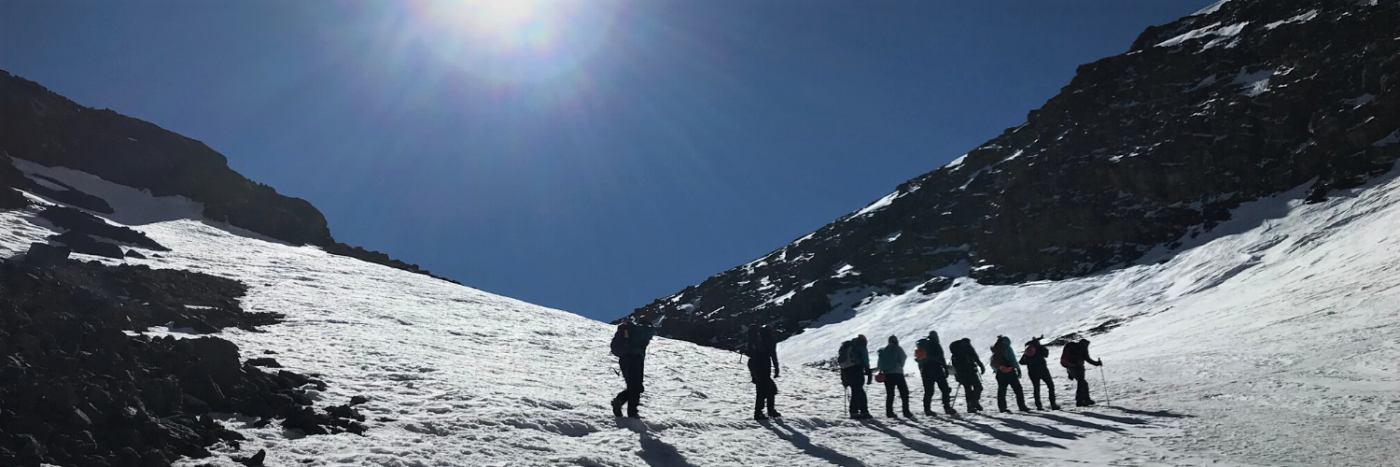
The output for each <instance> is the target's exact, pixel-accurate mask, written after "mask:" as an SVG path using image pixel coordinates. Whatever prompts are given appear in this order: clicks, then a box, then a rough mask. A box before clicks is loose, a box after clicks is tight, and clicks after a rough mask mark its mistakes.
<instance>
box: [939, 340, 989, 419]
mask: <svg viewBox="0 0 1400 467" xmlns="http://www.w3.org/2000/svg"><path fill="white" fill-rule="evenodd" d="M948 354H949V359H950V360H952V363H953V378H954V379H956V380H957V381H958V384H959V385H962V387H963V393H965V394H966V395H967V411H968V412H969V413H977V412H981V411H982V373H983V372H986V371H987V369H986V367H984V366H982V359H981V358H979V357H978V356H977V351H976V350H974V349H973V348H972V340H971V339H968V338H966V337H964V338H962V339H959V340H956V341H953V343H952V344H951V345H949V346H948Z"/></svg>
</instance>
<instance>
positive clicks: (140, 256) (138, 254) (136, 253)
mask: <svg viewBox="0 0 1400 467" xmlns="http://www.w3.org/2000/svg"><path fill="white" fill-rule="evenodd" d="M126 257H127V258H136V259H146V255H143V254H141V252H139V251H136V250H126Z"/></svg>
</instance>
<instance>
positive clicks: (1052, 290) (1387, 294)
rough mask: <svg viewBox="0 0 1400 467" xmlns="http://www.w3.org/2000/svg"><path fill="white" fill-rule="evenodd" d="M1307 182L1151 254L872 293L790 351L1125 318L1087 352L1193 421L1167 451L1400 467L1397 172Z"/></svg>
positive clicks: (1018, 338)
mask: <svg viewBox="0 0 1400 467" xmlns="http://www.w3.org/2000/svg"><path fill="white" fill-rule="evenodd" d="M1303 188H1304V187H1299V189H1296V190H1293V191H1291V192H1288V193H1284V194H1281V195H1279V196H1276V197H1274V198H1270V199H1265V200H1261V201H1257V202H1253V203H1249V204H1247V205H1245V206H1242V207H1241V208H1240V209H1239V210H1238V211H1236V213H1235V218H1234V219H1233V220H1231V221H1229V222H1227V223H1225V224H1222V225H1220V226H1219V227H1217V228H1216V229H1214V230H1213V231H1212V232H1207V233H1205V234H1204V235H1201V236H1199V237H1197V238H1194V239H1193V238H1184V239H1183V242H1184V243H1185V244H1186V245H1187V246H1186V247H1184V248H1186V249H1185V251H1176V252H1170V251H1162V250H1159V251H1154V252H1151V253H1150V254H1149V255H1148V258H1151V259H1150V260H1149V261H1147V263H1148V264H1142V265H1136V266H1132V267H1128V268H1124V269H1120V270H1117V271H1113V272H1109V273H1104V274H1101V275H1097V276H1092V277H1086V278H1080V279H1074V280H1066V281H1060V282H1037V283H1028V284H1021V285H1013V286H983V285H979V284H977V283H976V282H972V281H968V280H966V279H965V278H964V279H959V285H958V287H954V288H951V289H949V290H947V291H945V292H942V293H939V294H936V295H932V296H925V295H923V294H921V293H919V292H918V291H917V290H913V291H910V292H909V293H906V294H904V295H900V296H887V297H879V298H876V299H874V300H872V301H870V302H868V303H864V304H862V305H860V306H858V307H857V308H856V311H855V314H854V317H853V318H851V319H849V320H846V321H842V322H840V323H836V324H831V325H827V326H823V327H821V328H817V329H812V330H808V331H807V332H805V333H803V334H799V335H797V336H794V337H793V338H790V339H788V340H787V341H785V342H783V343H782V344H781V345H780V347H779V351H780V353H781V355H782V356H783V357H784V358H786V359H787V360H788V361H818V360H823V359H827V358H830V354H831V352H830V349H831V348H832V346H834V345H837V343H838V342H840V341H841V340H843V339H848V338H850V337H851V336H854V335H856V334H865V335H867V336H868V337H870V338H871V341H872V342H878V343H883V342H884V338H885V337H886V336H888V335H892V334H893V335H897V336H899V337H900V338H901V342H905V343H910V342H913V340H914V339H915V338H917V337H921V336H922V335H924V334H926V333H927V331H928V330H937V331H939V333H940V335H941V336H943V339H944V342H945V344H946V342H949V341H951V340H952V339H953V338H960V337H971V338H972V340H973V343H974V344H975V345H976V346H977V347H978V349H979V352H980V353H981V354H982V355H983V357H984V358H985V357H987V356H988V354H989V353H990V351H989V350H987V348H988V347H989V346H990V345H991V343H992V342H993V341H994V339H995V337H996V336H997V335H1002V334H1004V335H1007V336H1010V337H1011V338H1012V340H1013V341H1014V342H1016V343H1018V344H1019V343H1021V342H1024V341H1025V340H1028V338H1030V337H1033V336H1039V335H1045V336H1046V337H1047V339H1050V338H1054V337H1057V336H1061V335H1065V334H1069V333H1075V332H1081V333H1082V332H1084V331H1086V330H1088V329H1091V328H1094V327H1096V326H1099V325H1102V324H1105V323H1108V324H1110V325H1112V324H1113V323H1115V322H1122V323H1123V324H1122V325H1121V327H1117V328H1116V329H1113V330H1112V331H1111V332H1109V333H1108V334H1105V335H1102V336H1094V337H1093V338H1092V339H1091V340H1093V341H1094V342H1095V343H1094V344H1093V346H1092V348H1091V349H1092V351H1093V353H1094V354H1095V355H1096V356H1098V357H1101V358H1104V359H1105V360H1106V361H1107V362H1108V363H1107V365H1108V367H1107V370H1108V371H1107V373H1106V374H1107V375H1111V376H1110V379H1111V381H1110V384H1111V386H1112V387H1111V388H1110V389H1112V393H1113V402H1114V404H1116V405H1122V406H1127V407H1148V406H1150V407H1164V408H1169V409H1170V410H1172V411H1173V412H1176V413H1181V414H1189V415H1190V416H1191V417H1192V418H1189V419H1185V420H1182V422H1183V423H1182V426H1183V427H1184V428H1185V429H1186V436H1184V437H1181V438H1175V439H1172V438H1165V439H1163V440H1162V441H1163V442H1164V443H1163V444H1164V445H1165V446H1170V447H1171V448H1172V449H1178V448H1185V449H1188V450H1192V451H1205V452H1215V453H1218V454H1220V455H1221V456H1222V457H1224V458H1229V459H1237V460H1246V461H1252V462H1260V463H1264V464H1268V465H1400V461H1397V460H1396V454H1397V453H1400V449H1397V447H1400V432H1397V429H1396V428H1397V422H1400V359H1397V358H1396V355H1397V354H1400V312H1397V310H1400V274H1397V273H1400V236H1397V235H1396V232H1400V180H1397V178H1396V173H1394V172H1392V174H1390V175H1387V176H1385V177H1382V178H1381V179H1379V180H1377V181H1374V182H1373V183H1372V184H1370V185H1368V186H1366V187H1362V188H1358V189H1355V190H1350V191H1347V192H1342V193H1337V194H1335V196H1333V197H1332V198H1331V199H1329V200H1327V201H1326V202H1323V203H1319V204H1313V205H1305V204H1302V201H1301V198H1302V196H1303V194H1304V193H1305V190H1304V189H1303ZM1152 263H1156V264H1152ZM906 345H908V344H906ZM1054 352H1055V351H1054V350H1053V349H1052V353H1054ZM909 369H910V371H916V370H914V367H913V364H912V362H911V363H910V367H909ZM1094 376H1095V378H1093V380H1095V381H1094V382H1095V383H1097V382H1098V381H1097V380H1098V379H1099V376H1100V375H1094ZM1099 400H1100V401H1103V400H1104V397H1100V398H1099Z"/></svg>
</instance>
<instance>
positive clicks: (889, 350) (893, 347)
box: [879, 336, 907, 375]
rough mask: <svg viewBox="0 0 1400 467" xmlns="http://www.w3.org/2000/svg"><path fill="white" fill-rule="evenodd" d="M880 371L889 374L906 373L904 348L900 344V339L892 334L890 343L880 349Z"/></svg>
mask: <svg viewBox="0 0 1400 467" xmlns="http://www.w3.org/2000/svg"><path fill="white" fill-rule="evenodd" d="M879 354H880V361H879V367H880V371H881V372H883V373H885V374H889V375H902V374H904V360H905V359H906V358H907V357H906V356H905V355H904V348H903V347H900V346H899V339H896V338H895V337H894V336H890V345H887V346H885V347H884V348H882V349H880V352H879Z"/></svg>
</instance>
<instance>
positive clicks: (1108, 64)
mask: <svg viewBox="0 0 1400 467" xmlns="http://www.w3.org/2000/svg"><path fill="white" fill-rule="evenodd" d="M1397 31H1400V4H1398V3H1396V2H1368V1H1356V0H1333V1H1322V2H1317V1H1301V0H1269V1H1264V0H1234V1H1230V2H1226V3H1223V4H1221V5H1220V7H1219V8H1217V9H1215V10H1213V11H1209V12H1208V13H1203V14H1200V15H1196V16H1189V17H1186V18H1182V19H1180V20H1177V21H1175V22H1172V23H1170V24H1167V25H1164V26H1157V27H1152V28H1149V29H1148V30H1147V31H1146V32H1144V33H1143V34H1142V35H1141V37H1139V38H1138V39H1137V41H1136V42H1134V43H1133V45H1132V47H1131V49H1130V50H1129V51H1128V52H1127V53H1125V54H1122V55H1118V56H1114V57H1109V58H1106V59H1103V60H1100V61H1097V62H1094V63H1091V64H1088V65H1084V66H1081V67H1080V68H1079V70H1078V73H1077V76H1076V77H1075V78H1074V80H1073V81H1072V82H1071V83H1070V84H1069V85H1068V86H1066V87H1065V88H1064V89H1063V90H1062V91H1061V93H1060V94H1059V95H1057V96H1055V97H1054V98H1052V99H1051V100H1050V101H1049V102H1047V103H1046V104H1045V106H1044V107H1041V108H1040V109H1038V110H1035V111H1032V112H1031V113H1030V115H1029V116H1028V117H1027V122H1026V123H1025V124H1024V125H1021V126H1019V127H1016V128H1012V129H1009V130H1006V131H1005V132H1003V133H1002V134H1001V135H1000V136H998V137H996V138H994V139H992V140H991V141H988V142H987V143H985V144H983V145H981V146H979V147H977V148H976V149H973V150H972V151H971V152H969V153H968V154H967V155H966V156H965V157H963V158H961V159H958V160H957V161H955V162H953V163H951V164H949V165H947V166H945V167H942V168H940V169H938V170H935V171H933V172H930V173H928V174H925V175H922V176H920V177H918V178H915V179H913V180H910V181H909V182H907V183H905V184H903V185H900V186H899V188H898V190H897V191H895V192H894V193H892V194H891V195H889V196H887V197H885V198H884V199H881V200H879V201H877V202H876V203H873V204H871V205H870V206H868V207H866V208H865V209H862V210H860V211H857V212H855V213H852V214H850V215H847V216H845V217H843V218H841V219H838V220H837V221H835V222H833V223H832V224H829V225H827V226H825V227H823V228H822V229H820V230H818V231H817V232H815V233H813V234H811V235H808V236H806V237H803V238H801V239H799V240H797V241H794V242H793V243H791V244H789V245H787V246H785V247H783V248H781V249H779V250H777V251H774V252H773V253H770V254H769V255H766V256H764V257H763V258H760V259H758V260H755V261H754V262H752V263H750V264H747V265H744V266H740V267H737V268H734V269H731V270H729V271H726V272H724V273H722V274H719V275H717V276H714V277H711V278H710V279H708V280H706V281H705V282H704V283H702V284H700V285H698V286H694V287H689V288H687V289H685V290H683V291H681V292H680V293H677V294H675V295H672V296H670V297H666V298H663V299H660V300H657V301H655V302H653V303H651V304H650V305H647V306H646V307H643V308H640V309H638V312H646V313H651V314H660V315H664V316H665V319H664V321H663V323H664V326H663V328H662V334H663V335H667V336H670V337H675V338H680V339H684V340H689V341H693V342H697V343H701V344H708V345H716V346H721V347H734V346H735V345H736V344H737V343H738V338H739V336H742V335H743V334H742V329H743V326H745V325H751V324H756V323H763V324H773V325H774V326H775V327H776V328H777V330H778V331H779V332H780V333H781V334H783V335H791V334H793V333H797V332H801V330H802V329H803V328H804V327H806V326H808V325H810V324H811V323H814V322H816V321H817V320H819V319H826V320H837V319H841V318H842V316H844V313H849V311H850V309H851V306H852V305H853V304H855V303H857V302H859V301H860V300H863V299H867V298H868V297H872V296H877V295H881V294H891V293H900V292H903V291H906V290H909V289H911V288H918V289H919V290H920V291H922V292H924V293H928V294H933V293H938V292H940V291H941V290H944V289H946V288H947V287H949V286H951V285H952V284H953V281H952V280H951V279H952V278H955V277H963V276H967V277H971V278H973V279H975V280H977V281H979V282H981V283H986V284H1012V283H1018V282H1023V281H1029V280H1045V279H1049V280H1057V279H1064V278H1070V277H1076V276H1083V275H1087V274H1092V273H1095V272H1099V271H1104V270H1106V269H1110V268H1114V267H1120V266H1123V265H1128V264H1132V263H1134V262H1136V261H1140V260H1141V259H1142V258H1143V257H1144V255H1145V254H1146V253H1147V252H1149V251H1150V250H1153V249H1154V248H1157V249H1159V250H1158V251H1163V250H1171V249H1174V248H1177V247H1179V246H1180V241H1181V240H1183V239H1185V238H1190V237H1193V236H1195V235H1196V234H1199V233H1200V232H1203V231H1205V230H1209V229H1210V228H1212V227H1213V226H1215V225H1216V224H1218V223H1219V222H1221V221H1223V220H1226V219H1228V218H1229V217H1230V215H1231V210H1232V209H1234V208H1235V207H1238V206H1239V205H1240V204H1241V203H1244V202H1247V201H1252V200H1256V199H1259V198H1262V197H1268V196H1271V195H1275V194H1279V193H1281V192H1284V191H1288V190H1290V189H1292V188H1295V187H1299V186H1307V187H1308V188H1309V190H1310V192H1309V194H1308V196H1309V198H1310V199H1313V200H1317V199H1322V198H1325V197H1326V195H1327V192H1328V190H1330V189H1333V188H1342V187H1352V186H1356V185H1359V184H1361V183H1363V182H1364V181H1365V180H1366V179H1368V178H1369V177H1372V176H1375V175H1378V174H1380V173H1383V172H1385V171H1387V170H1389V169H1390V168H1391V167H1392V166H1393V164H1394V161H1395V159H1396V158H1397V157H1400V144H1397V142H1400V33H1398V32H1397ZM824 316H825V318H823V317H824Z"/></svg>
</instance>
